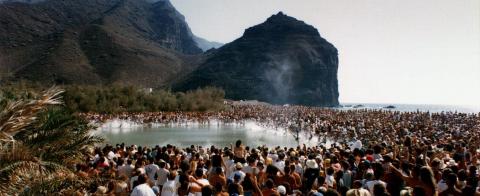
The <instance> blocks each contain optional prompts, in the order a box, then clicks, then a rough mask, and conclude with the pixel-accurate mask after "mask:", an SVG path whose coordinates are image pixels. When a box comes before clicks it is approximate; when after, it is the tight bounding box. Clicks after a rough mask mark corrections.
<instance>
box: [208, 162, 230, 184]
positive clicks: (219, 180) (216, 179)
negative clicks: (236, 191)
mask: <svg viewBox="0 0 480 196" xmlns="http://www.w3.org/2000/svg"><path fill="white" fill-rule="evenodd" d="M208 182H209V183H210V184H212V185H215V186H216V185H217V184H220V185H221V186H222V188H225V187H227V179H226V178H225V174H224V173H223V170H222V168H221V167H216V168H215V170H214V171H213V174H212V175H210V177H209V178H208Z"/></svg>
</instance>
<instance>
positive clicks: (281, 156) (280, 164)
mask: <svg viewBox="0 0 480 196" xmlns="http://www.w3.org/2000/svg"><path fill="white" fill-rule="evenodd" d="M284 159H285V154H284V153H283V152H282V153H278V159H277V161H276V162H274V163H273V165H274V166H275V167H277V168H278V169H279V170H280V171H282V172H285V171H284V169H285V160H284Z"/></svg>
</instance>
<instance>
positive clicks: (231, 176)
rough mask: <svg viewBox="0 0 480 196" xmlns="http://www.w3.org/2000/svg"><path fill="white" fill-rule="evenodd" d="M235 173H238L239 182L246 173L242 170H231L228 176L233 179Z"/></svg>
mask: <svg viewBox="0 0 480 196" xmlns="http://www.w3.org/2000/svg"><path fill="white" fill-rule="evenodd" d="M235 174H240V182H243V179H244V178H245V176H246V174H245V172H243V171H242V170H237V171H235V172H233V173H232V174H231V175H230V178H231V179H232V180H233V177H235Z"/></svg>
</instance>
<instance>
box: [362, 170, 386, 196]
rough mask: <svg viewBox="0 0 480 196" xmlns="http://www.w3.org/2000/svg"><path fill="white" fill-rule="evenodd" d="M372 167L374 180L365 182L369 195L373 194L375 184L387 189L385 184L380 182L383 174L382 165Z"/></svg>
mask: <svg viewBox="0 0 480 196" xmlns="http://www.w3.org/2000/svg"><path fill="white" fill-rule="evenodd" d="M372 167H373V176H374V180H372V181H369V182H367V183H366V185H367V188H368V190H369V191H370V193H372V194H374V192H373V188H374V186H375V185H376V184H382V185H383V186H384V187H387V183H386V182H384V181H382V180H381V178H382V177H383V174H384V169H383V167H382V165H381V164H380V163H373V164H372Z"/></svg>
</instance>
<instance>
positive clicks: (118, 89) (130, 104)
mask: <svg viewBox="0 0 480 196" xmlns="http://www.w3.org/2000/svg"><path fill="white" fill-rule="evenodd" d="M63 88H64V89H65V93H64V95H63V101H64V103H65V106H66V107H67V108H68V109H69V110H71V111H74V112H95V113H119V112H156V111H218V110H222V109H224V105H223V99H224V96H225V93H224V91H223V90H221V89H218V88H213V87H207V88H204V89H197V90H194V91H188V92H185V93H184V92H171V91H169V90H153V91H152V92H150V91H149V89H143V88H136V87H133V86H128V87H125V86H64V87H63ZM39 89H42V88H41V87H39V86H35V85H31V84H25V83H21V84H16V85H10V86H6V87H2V88H1V89H0V108H2V106H5V101H2V99H1V97H3V98H4V99H3V100H7V99H10V100H19V99H31V98H33V97H35V96H37V95H36V94H35V92H38V90H39Z"/></svg>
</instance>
